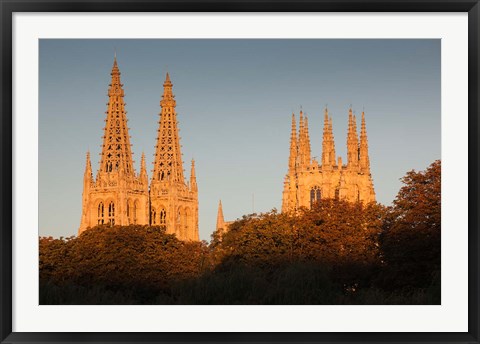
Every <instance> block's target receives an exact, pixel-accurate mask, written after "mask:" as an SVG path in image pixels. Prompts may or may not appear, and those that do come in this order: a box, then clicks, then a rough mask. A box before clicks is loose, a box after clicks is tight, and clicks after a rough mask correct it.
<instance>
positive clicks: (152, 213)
mask: <svg viewBox="0 0 480 344" xmlns="http://www.w3.org/2000/svg"><path fill="white" fill-rule="evenodd" d="M150 216H151V218H152V225H156V224H157V212H156V211H155V208H152V211H151V212H150Z"/></svg>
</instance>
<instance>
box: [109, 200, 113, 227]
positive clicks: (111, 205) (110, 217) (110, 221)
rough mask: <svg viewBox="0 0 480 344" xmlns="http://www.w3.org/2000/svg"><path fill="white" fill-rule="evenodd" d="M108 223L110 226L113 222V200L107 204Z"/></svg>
mask: <svg viewBox="0 0 480 344" xmlns="http://www.w3.org/2000/svg"><path fill="white" fill-rule="evenodd" d="M108 223H109V224H110V226H113V225H114V224H115V203H113V202H110V204H109V205H108Z"/></svg>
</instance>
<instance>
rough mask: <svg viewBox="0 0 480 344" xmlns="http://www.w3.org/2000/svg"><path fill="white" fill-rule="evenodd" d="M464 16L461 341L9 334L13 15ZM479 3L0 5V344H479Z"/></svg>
mask: <svg viewBox="0 0 480 344" xmlns="http://www.w3.org/2000/svg"><path fill="white" fill-rule="evenodd" d="M185 11H188V12H468V89H469V91H468V150H469V152H468V166H469V167H468V174H469V180H468V188H469V196H468V213H469V215H468V236H469V241H468V258H469V266H468V276H469V278H468V304H469V310H468V332H460V333H441V332H439V333H431V332H428V333H426V332H425V333H384V332H378V333H351V332H350V333H330V332H329V333H325V332H323V333H121V332H119V333H86V332H85V333H21V332H12V232H13V224H12V199H13V198H12V197H14V195H13V194H12V175H13V173H12V172H13V171H12V155H13V151H12V148H13V147H12V119H13V118H12V117H13V115H12V16H13V14H14V13H15V12H185ZM479 15H480V4H479V1H478V0H464V1H458V0H422V1H414V0H402V1H398V0H358V1H354V0H325V1H323V0H300V1H293V0H286V1H282V0H259V1H254V0H245V1H242V0H234V1H228V2H227V1H226V0H199V1H193V0H190V1H182V0H149V1H148V0H143V1H134V0H123V1H122V0H117V1H113V0H112V1H109V0H102V1H95V2H94V1H89V0H79V1H74V2H69V1H68V0H49V1H47V0H30V1H23V0H16V1H14V0H0V18H1V19H0V22H1V40H0V50H1V54H0V59H1V60H0V64H1V71H0V73H1V74H0V80H1V85H0V103H1V109H2V112H1V122H0V135H1V150H0V154H1V156H0V161H1V165H2V168H1V169H0V171H1V183H0V197H1V198H0V199H1V201H0V202H1V206H0V218H1V228H0V257H1V262H0V276H1V280H0V340H1V343H39V342H44V343H70V342H72V343H73V342H85V343H88V342H90V343H100V342H102V343H147V342H148V343H170V342H184V343H186V342H192V343H194V342H237V343H240V342H245V343H254V342H256V343H272V342H284V343H288V342H334V343H357V342H396V343H400V342H405V343H438V342H444V343H479V341H480V340H479V319H480V318H479V292H480V290H479V252H478V251H479V248H480V245H479V235H478V230H479V214H480V212H479V203H478V195H479V193H480V189H479V183H478V180H479V176H480V171H479V159H480V156H479V139H478V136H479V134H480V127H479V120H478V117H479V115H480V111H479V98H480V94H479V90H480V88H479V83H480V77H479V76H480V71H479V58H480V57H479V32H480V25H479Z"/></svg>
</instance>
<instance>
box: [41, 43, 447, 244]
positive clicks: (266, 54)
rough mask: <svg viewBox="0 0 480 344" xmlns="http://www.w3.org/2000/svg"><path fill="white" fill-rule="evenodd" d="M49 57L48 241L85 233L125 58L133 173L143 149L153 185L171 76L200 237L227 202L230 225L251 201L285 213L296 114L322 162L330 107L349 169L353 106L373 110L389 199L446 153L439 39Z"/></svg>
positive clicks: (44, 200)
mask: <svg viewBox="0 0 480 344" xmlns="http://www.w3.org/2000/svg"><path fill="white" fill-rule="evenodd" d="M39 48H40V59H39V74H40V75H39V92H40V93H39V95H40V101H39V116H40V118H39V234H40V235H41V236H50V235H51V236H54V237H59V236H65V237H66V236H71V235H76V233H77V229H78V226H79V224H80V213H81V197H82V182H83V172H84V168H85V154H86V151H87V150H90V151H91V155H92V167H93V169H94V175H95V174H96V170H97V168H98V159H99V155H98V154H99V153H100V145H101V143H102V140H101V137H102V135H103V131H102V128H103V124H104V122H103V120H104V118H105V111H106V103H107V101H108V97H107V89H108V84H109V81H110V70H111V67H112V63H113V55H114V50H116V51H117V59H118V64H119V67H120V71H121V72H122V82H123V83H124V89H125V100H126V103H127V105H126V109H127V111H128V114H127V116H128V119H129V127H130V135H131V136H132V139H131V143H132V144H133V147H132V148H133V152H134V159H135V166H136V169H137V172H138V171H139V169H140V156H141V154H142V151H144V152H145V154H146V158H147V166H148V169H149V177H150V175H151V172H150V170H151V168H152V167H153V166H152V162H153V154H154V145H155V140H156V134H157V132H156V131H157V126H158V120H159V116H158V113H159V112H160V105H159V101H160V96H161V94H162V91H163V86H162V85H163V81H164V78H165V73H166V72H167V71H169V73H170V76H171V79H172V82H173V84H174V85H173V90H174V94H175V95H176V100H177V113H178V120H179V125H180V135H181V142H180V143H181V145H182V146H183V147H182V153H183V160H184V168H185V170H186V177H187V178H188V177H189V173H190V159H191V158H192V157H194V158H195V160H196V171H197V182H198V187H199V224H200V238H201V239H205V240H209V239H210V235H211V233H212V232H213V230H214V229H215V222H216V215H217V206H218V201H219V199H222V203H223V210H224V214H225V218H226V220H234V219H236V218H239V217H241V216H242V215H244V214H249V213H252V208H253V206H254V210H255V212H266V211H269V210H271V209H272V208H277V209H279V210H280V209H281V201H282V189H283V178H284V175H285V174H286V172H287V165H288V154H289V139H290V124H291V113H292V111H294V112H295V113H296V114H297V119H298V112H299V110H300V106H301V107H302V108H303V111H304V112H305V113H307V115H308V117H309V129H310V138H311V146H312V156H317V157H321V140H322V128H323V108H324V107H325V105H326V104H328V108H329V110H330V114H331V116H332V118H333V132H334V136H335V148H336V152H337V155H340V156H342V158H343V160H344V161H346V134H347V120H348V108H349V106H350V104H352V106H353V109H354V110H355V112H356V113H357V115H358V114H360V113H361V111H362V109H363V108H364V109H365V115H366V121H367V133H368V140H369V148H370V162H371V170H372V175H373V181H374V186H375V191H376V194H377V200H378V201H379V202H380V203H383V204H386V205H389V204H390V203H391V202H392V200H393V199H394V198H395V196H396V194H397V192H398V190H399V188H400V186H401V183H400V181H399V179H400V178H401V177H402V176H404V175H405V173H406V172H407V171H409V170H411V169H416V170H423V169H425V168H426V167H427V166H428V165H429V164H430V163H431V162H433V161H434V160H435V159H439V158H440V157H441V149H440V148H441V147H440V119H441V112H440V110H441V109H440V49H441V48H440V40H298V39H295V40H278V39H277V40H259V39H257V40H251V39H249V40H223V39H215V40H213V39H212V40H207V39H196V40H188V39H181V40H180V39H172V40H101V39H88V40H78V39H77V40H74V39H69V40H52V39H49V40H45V39H43V40H40V45H39ZM357 117H358V116H357ZM357 127H358V128H360V123H358V124H357ZM252 195H254V202H252ZM253 203H254V204H253Z"/></svg>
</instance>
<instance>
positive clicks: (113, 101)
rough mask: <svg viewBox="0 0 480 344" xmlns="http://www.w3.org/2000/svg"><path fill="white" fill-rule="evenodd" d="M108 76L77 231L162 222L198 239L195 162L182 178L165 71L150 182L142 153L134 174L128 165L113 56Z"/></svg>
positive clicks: (169, 228) (172, 99) (185, 236)
mask: <svg viewBox="0 0 480 344" xmlns="http://www.w3.org/2000/svg"><path fill="white" fill-rule="evenodd" d="M111 77H112V78H111V83H110V87H109V90H108V97H109V101H108V105H107V111H106V119H105V127H104V136H103V145H102V152H101V157H100V166H99V169H98V171H97V175H96V177H95V178H94V177H93V172H92V165H91V161H90V153H87V159H86V166H85V173H84V177H83V195H82V215H81V221H80V228H79V230H78V233H79V234H81V233H82V232H84V231H85V230H87V229H88V228H90V227H94V226H96V225H102V224H109V225H122V226H126V225H130V224H139V225H161V226H165V227H166V230H167V233H171V234H175V235H176V236H177V238H179V239H180V240H199V239H198V187H197V181H196V177H195V162H194V161H193V160H192V163H191V171H190V182H189V183H187V182H186V181H185V177H184V174H183V162H182V153H181V150H180V148H181V146H180V136H179V134H178V120H177V115H176V112H175V106H176V101H175V96H174V95H173V91H172V86H173V84H172V82H171V80H170V76H169V75H168V73H167V76H166V79H165V82H164V84H163V88H164V90H163V96H162V99H161V101H160V107H161V112H160V121H159V129H158V136H157V142H156V146H155V161H154V169H153V176H152V179H151V181H150V185H149V180H148V175H147V169H146V163H145V155H144V154H142V158H141V165H140V173H139V174H137V173H136V171H135V168H134V166H133V158H132V154H133V153H132V149H131V144H130V136H129V134H128V127H127V112H126V110H125V102H124V96H125V94H124V90H123V84H122V83H121V81H120V70H119V68H118V64H117V59H116V58H115V59H114V62H113V68H112V72H111Z"/></svg>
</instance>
